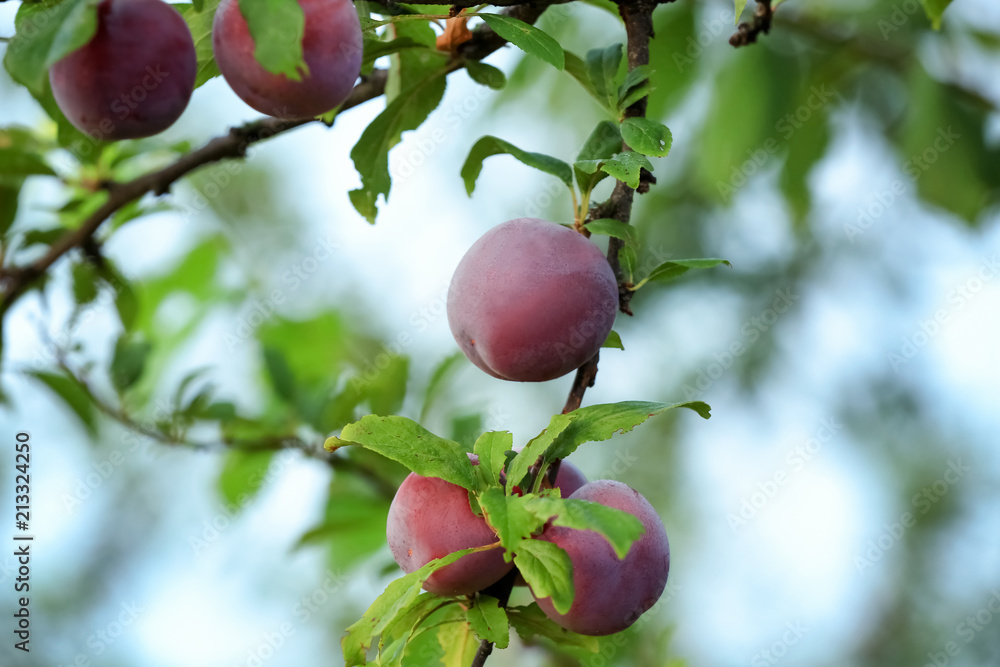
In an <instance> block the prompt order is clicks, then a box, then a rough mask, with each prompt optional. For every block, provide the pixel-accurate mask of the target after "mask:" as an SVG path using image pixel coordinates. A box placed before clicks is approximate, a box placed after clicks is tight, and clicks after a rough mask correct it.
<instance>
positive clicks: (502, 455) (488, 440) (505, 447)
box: [473, 431, 514, 488]
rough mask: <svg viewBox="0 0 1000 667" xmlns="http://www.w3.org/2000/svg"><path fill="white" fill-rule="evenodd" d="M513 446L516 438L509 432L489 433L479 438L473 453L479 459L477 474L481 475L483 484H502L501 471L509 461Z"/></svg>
mask: <svg viewBox="0 0 1000 667" xmlns="http://www.w3.org/2000/svg"><path fill="white" fill-rule="evenodd" d="M513 446H514V436H513V435H511V434H510V433H509V432H507V431H488V432H486V433H483V434H482V435H481V436H479V439H478V440H476V444H475V446H474V447H473V452H474V453H475V454H476V456H478V457H479V465H478V466H476V472H477V473H480V480H481V481H482V482H484V483H488V484H489V485H491V486H497V485H499V484H500V471H502V470H503V467H504V463H506V461H507V452H508V451H510V449H511V448H512V447H513ZM483 488H486V487H485V486H483Z"/></svg>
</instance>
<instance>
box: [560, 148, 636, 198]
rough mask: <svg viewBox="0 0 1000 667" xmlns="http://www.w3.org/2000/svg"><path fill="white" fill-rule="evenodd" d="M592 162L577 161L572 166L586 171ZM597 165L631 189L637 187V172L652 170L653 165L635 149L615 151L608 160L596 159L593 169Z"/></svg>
mask: <svg viewBox="0 0 1000 667" xmlns="http://www.w3.org/2000/svg"><path fill="white" fill-rule="evenodd" d="M592 162H593V161H584V162H577V163H576V165H574V166H576V167H577V168H579V169H581V170H582V171H587V170H588V169H589V168H590V165H591V163H592ZM598 167H599V168H600V169H601V171H603V172H605V173H606V174H610V175H611V176H614V177H615V178H617V179H618V180H619V181H621V182H623V183H625V184H626V185H628V186H629V187H630V188H632V189H633V190H634V189H635V188H637V187H639V173H640V170H641V169H643V168H645V169H646V170H647V171H653V165H652V164H651V163H650V162H649V158H647V157H646V156H645V155H642V154H641V153H636V152H635V151H622V152H621V153H615V154H614V155H612V156H611V159H609V160H601V161H598V164H596V165H594V169H595V170H596V169H597V168H598ZM590 173H593V172H590Z"/></svg>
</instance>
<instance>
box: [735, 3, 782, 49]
mask: <svg viewBox="0 0 1000 667" xmlns="http://www.w3.org/2000/svg"><path fill="white" fill-rule="evenodd" d="M773 19H774V9H773V8H772V7H771V0H757V11H756V12H755V13H754V16H753V20H752V21H750V22H749V23H741V24H740V25H739V27H738V28H736V32H735V33H733V36H732V37H730V38H729V43H730V44H732V45H733V46H734V47H737V48H738V47H741V46H746V45H747V44H753V43H754V42H756V41H757V37H758V35H760V34H761V33H764V34H765V35H766V34H767V33H769V32H770V31H771V21H772V20H773Z"/></svg>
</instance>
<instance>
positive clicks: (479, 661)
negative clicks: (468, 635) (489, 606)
mask: <svg viewBox="0 0 1000 667" xmlns="http://www.w3.org/2000/svg"><path fill="white" fill-rule="evenodd" d="M515 581H517V568H514V569H513V570H511V571H510V572H508V573H507V574H506V575H504V578H503V579H501V580H500V581H498V582H497V583H495V584H493V585H492V586H490V587H489V588H487V589H485V590H483V591H482V593H483V594H484V595H492V596H493V597H495V598H496V599H497V600H499V602H500V607H501V608H503V607H506V606H507V603H508V602H510V594H511V591H513V590H514V582H515ZM491 653H493V642H489V641H486V640H485V639H484V640H482V641H481V642H479V650H478V651H476V657H475V658H473V659H472V665H471V667H483V665H484V664H486V658H488V657H490V654H491Z"/></svg>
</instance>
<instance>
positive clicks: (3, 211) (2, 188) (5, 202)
mask: <svg viewBox="0 0 1000 667" xmlns="http://www.w3.org/2000/svg"><path fill="white" fill-rule="evenodd" d="M20 194H21V183H18V184H17V185H4V184H3V183H0V236H3V235H5V234H6V233H7V230H8V229H10V226H11V225H13V224H14V219H15V218H16V217H17V200H18V197H19V196H20ZM5 244H6V240H5Z"/></svg>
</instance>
